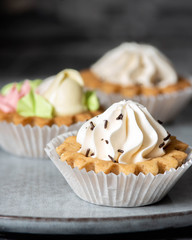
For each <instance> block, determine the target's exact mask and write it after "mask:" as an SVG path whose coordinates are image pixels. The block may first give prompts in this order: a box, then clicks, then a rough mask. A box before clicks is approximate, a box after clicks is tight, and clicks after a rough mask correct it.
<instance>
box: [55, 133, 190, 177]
mask: <svg viewBox="0 0 192 240" xmlns="http://www.w3.org/2000/svg"><path fill="white" fill-rule="evenodd" d="M170 140H171V141H170V143H169V144H168V145H167V146H166V147H165V148H164V150H165V155H163V156H162V157H158V158H153V159H150V160H147V161H144V162H139V163H136V164H121V163H114V162H113V161H104V160H101V159H98V158H92V157H86V156H85V155H83V154H81V153H78V150H79V149H80V147H81V145H80V144H79V143H77V142H76V136H71V137H68V138H66V139H65V141H64V142H63V143H62V144H61V145H60V146H58V147H57V148H56V152H57V154H58V155H59V156H60V160H61V161H63V162H64V161H66V162H67V163H68V164H69V165H70V166H71V167H72V168H75V167H77V168H78V169H79V170H81V169H83V168H85V169H86V171H87V172H88V171H91V170H93V171H94V172H95V173H99V172H104V173H105V174H109V173H114V174H116V175H118V174H120V173H121V172H122V173H124V174H126V175H128V174H130V173H133V174H135V175H138V174H139V173H140V172H142V173H143V174H145V175H147V174H148V173H152V174H153V175H157V174H159V173H164V172H165V171H169V170H170V169H171V168H175V169H177V168H178V167H179V166H181V165H182V164H183V163H184V161H185V159H186V158H187V154H186V153H185V150H186V149H187V147H188V145H187V144H185V143H183V142H181V141H179V140H177V139H176V137H174V136H171V137H170Z"/></svg>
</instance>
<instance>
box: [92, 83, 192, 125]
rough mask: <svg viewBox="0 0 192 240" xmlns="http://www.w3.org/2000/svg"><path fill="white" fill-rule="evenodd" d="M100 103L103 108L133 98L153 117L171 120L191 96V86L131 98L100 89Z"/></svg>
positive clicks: (98, 94)
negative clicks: (164, 92)
mask: <svg viewBox="0 0 192 240" xmlns="http://www.w3.org/2000/svg"><path fill="white" fill-rule="evenodd" d="M96 93H97V96H98V98H99V99H100V103H101V105H102V106H104V108H108V107H109V106H111V104H113V103H115V102H119V101H121V100H124V99H125V100H133V101H136V102H138V103H140V104H142V105H144V106H145V107H146V108H147V109H148V111H149V112H150V113H151V115H152V116H153V117H154V118H155V119H159V120H161V121H163V122H168V121H170V120H173V119H174V117H176V115H177V114H178V113H179V112H180V111H181V110H182V109H183V108H184V107H185V106H186V104H187V103H188V102H189V101H190V99H191V98H192V87H187V88H186V89H183V90H180V91H177V92H173V93H166V94H159V95H157V96H145V95H139V96H135V97H132V98H127V97H124V96H123V95H121V94H117V93H114V94H107V93H105V92H102V91H100V90H97V91H96Z"/></svg>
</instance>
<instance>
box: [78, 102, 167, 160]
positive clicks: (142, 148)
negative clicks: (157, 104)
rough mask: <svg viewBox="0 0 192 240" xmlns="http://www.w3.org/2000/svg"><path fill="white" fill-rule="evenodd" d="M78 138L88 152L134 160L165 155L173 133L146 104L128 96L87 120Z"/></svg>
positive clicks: (95, 155) (107, 158)
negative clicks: (129, 98) (154, 116)
mask: <svg viewBox="0 0 192 240" xmlns="http://www.w3.org/2000/svg"><path fill="white" fill-rule="evenodd" d="M77 142H78V143H80V144H81V149H80V150H79V152H80V153H82V154H84V155H86V156H91V157H93V158H99V159H102V160H106V161H111V160H112V161H114V162H119V163H124V164H130V163H136V162H141V161H145V160H148V159H150V158H155V157H159V156H162V155H164V154H165V152H164V149H163V147H165V146H166V145H167V143H168V142H169V134H168V133H167V131H166V130H165V129H164V127H163V126H162V125H161V124H160V123H159V122H157V121H156V120H155V119H154V118H153V117H152V116H151V114H150V113H149V112H148V110H147V109H146V108H145V107H144V106H142V105H141V104H139V103H136V102H133V101H131V100H129V101H125V100H124V101H121V102H118V103H115V104H113V105H111V106H110V107H109V108H108V109H107V110H106V111H105V112H104V113H102V114H100V115H98V116H96V117H94V118H92V119H90V120H88V121H87V122H85V123H84V124H83V125H82V127H81V128H80V129H79V131H78V134H77Z"/></svg>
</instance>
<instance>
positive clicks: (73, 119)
mask: <svg viewBox="0 0 192 240" xmlns="http://www.w3.org/2000/svg"><path fill="white" fill-rule="evenodd" d="M100 113H102V110H98V111H92V112H91V111H88V112H83V113H79V114H76V115H70V116H63V117H54V118H41V117H23V116H21V115H19V114H18V113H16V112H14V113H4V112H2V111H0V122H2V121H7V122H12V123H14V124H15V125H18V124H22V125H23V126H25V125H27V124H29V125H31V126H39V127H43V126H52V125H53V124H56V125H57V126H59V127H60V126H62V125H66V126H70V125H72V124H74V123H77V122H81V121H82V122H84V121H86V120H87V119H90V118H92V117H94V116H97V115H98V114H100Z"/></svg>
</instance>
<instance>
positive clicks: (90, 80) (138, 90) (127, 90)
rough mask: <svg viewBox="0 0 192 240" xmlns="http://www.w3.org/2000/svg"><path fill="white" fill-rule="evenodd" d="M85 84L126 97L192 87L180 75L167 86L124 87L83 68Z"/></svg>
mask: <svg viewBox="0 0 192 240" xmlns="http://www.w3.org/2000/svg"><path fill="white" fill-rule="evenodd" d="M80 74H81V76H82V78H83V80H84V83H85V86H86V87H89V88H91V89H100V90H101V91H103V92H105V93H108V94H110V93H118V94H121V95H123V96H125V97H134V96H138V95H145V96H156V95H158V94H165V93H173V92H177V91H180V90H183V89H185V88H187V87H190V86H191V84H190V82H189V81H188V80H187V79H185V78H182V77H180V78H179V80H178V82H177V83H176V84H174V85H169V86H167V87H165V88H159V87H153V88H147V87H144V86H142V85H135V86H128V87H122V86H121V85H119V84H113V83H110V82H106V81H102V80H101V79H100V78H99V77H98V76H96V75H95V74H94V73H93V72H92V71H91V70H82V71H81V72H80Z"/></svg>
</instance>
